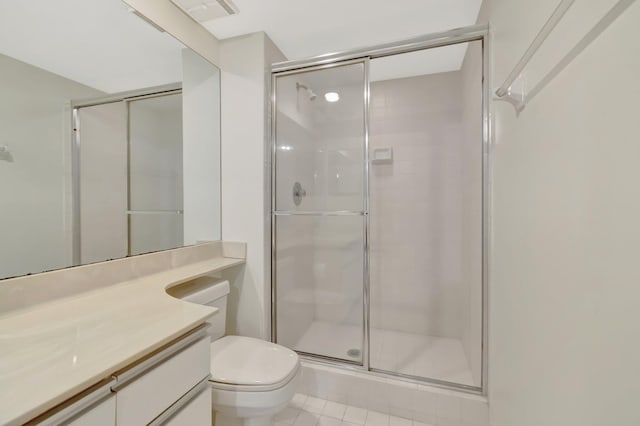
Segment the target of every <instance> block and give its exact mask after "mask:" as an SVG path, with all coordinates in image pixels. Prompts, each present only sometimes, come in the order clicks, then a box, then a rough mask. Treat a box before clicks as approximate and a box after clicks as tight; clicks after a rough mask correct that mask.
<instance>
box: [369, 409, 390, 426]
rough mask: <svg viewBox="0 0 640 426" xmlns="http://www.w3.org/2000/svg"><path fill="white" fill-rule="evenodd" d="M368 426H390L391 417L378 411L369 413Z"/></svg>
mask: <svg viewBox="0 0 640 426" xmlns="http://www.w3.org/2000/svg"><path fill="white" fill-rule="evenodd" d="M365 425H366V426H389V415H388V414H382V413H378V412H377V411H367V420H366V422H365Z"/></svg>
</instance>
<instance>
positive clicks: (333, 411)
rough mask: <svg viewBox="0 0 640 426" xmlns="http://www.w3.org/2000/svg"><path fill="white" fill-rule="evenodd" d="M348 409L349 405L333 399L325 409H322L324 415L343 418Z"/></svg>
mask: <svg viewBox="0 0 640 426" xmlns="http://www.w3.org/2000/svg"><path fill="white" fill-rule="evenodd" d="M346 409H347V406H346V405H344V404H340V403H337V402H333V401H327V404H326V405H325V406H324V409H323V410H322V415H323V416H329V417H333V418H335V419H340V420H342V418H343V417H344V412H345V411H346Z"/></svg>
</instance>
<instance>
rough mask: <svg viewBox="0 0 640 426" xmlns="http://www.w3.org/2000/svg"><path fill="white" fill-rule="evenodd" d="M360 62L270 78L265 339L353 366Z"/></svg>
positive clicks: (357, 320)
mask: <svg viewBox="0 0 640 426" xmlns="http://www.w3.org/2000/svg"><path fill="white" fill-rule="evenodd" d="M365 82H366V79H365V63H364V62H363V61H357V62H350V63H347V64H339V65H337V66H332V67H329V68H316V69H310V70H304V71H295V72H290V73H283V74H279V75H276V77H275V82H274V84H275V91H276V99H277V103H276V105H275V109H274V111H275V126H274V127H275V144H274V145H275V146H274V156H273V160H274V164H273V168H274V176H273V177H274V189H273V218H272V220H273V223H272V225H273V230H274V231H273V232H274V236H273V244H274V250H273V259H272V267H273V288H274V304H273V306H274V308H273V309H274V312H273V314H274V320H275V321H274V330H273V334H274V336H273V337H274V340H275V341H276V342H278V343H280V344H283V345H285V346H288V347H290V348H292V349H294V350H296V351H299V352H301V353H308V354H313V355H318V356H323V357H327V358H333V359H340V360H344V361H349V362H353V363H356V364H362V363H363V352H364V318H365V314H364V283H365V222H366V197H365V194H366V179H365V176H366V161H365V159H366V148H365V146H366V143H365V140H366V138H365V87H366V85H365Z"/></svg>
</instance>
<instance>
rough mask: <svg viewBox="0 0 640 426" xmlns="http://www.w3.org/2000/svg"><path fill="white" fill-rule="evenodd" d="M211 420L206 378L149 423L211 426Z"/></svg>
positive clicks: (164, 425) (211, 414)
mask: <svg viewBox="0 0 640 426" xmlns="http://www.w3.org/2000/svg"><path fill="white" fill-rule="evenodd" d="M212 418H213V411H212V408H211V385H210V384H209V380H208V378H207V379H204V380H203V381H202V382H200V383H199V384H198V385H197V386H196V387H194V388H193V389H191V390H190V391H189V392H188V393H187V394H186V395H185V396H183V397H182V398H181V399H180V400H179V401H178V402H176V403H175V404H173V406H172V407H170V408H169V409H168V410H167V411H165V412H164V413H162V414H161V415H160V416H159V417H157V418H156V419H155V420H154V421H153V422H151V423H150V426H160V425H162V426H211V420H212Z"/></svg>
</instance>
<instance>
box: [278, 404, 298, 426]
mask: <svg viewBox="0 0 640 426" xmlns="http://www.w3.org/2000/svg"><path fill="white" fill-rule="evenodd" d="M299 414H300V410H299V409H297V408H294V407H286V408H285V409H284V410H282V411H280V412H279V413H278V414H276V415H275V416H274V418H273V420H274V421H276V422H282V423H286V424H289V425H292V424H293V423H294V422H295V421H296V418H297V417H298V415H299Z"/></svg>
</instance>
